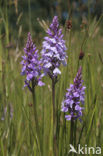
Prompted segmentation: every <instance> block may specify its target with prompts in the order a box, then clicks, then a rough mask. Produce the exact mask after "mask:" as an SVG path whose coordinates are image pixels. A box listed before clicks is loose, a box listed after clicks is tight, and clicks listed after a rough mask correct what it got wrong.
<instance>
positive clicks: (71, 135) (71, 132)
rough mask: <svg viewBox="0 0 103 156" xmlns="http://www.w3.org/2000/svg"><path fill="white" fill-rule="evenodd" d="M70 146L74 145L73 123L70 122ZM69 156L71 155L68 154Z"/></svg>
mask: <svg viewBox="0 0 103 156" xmlns="http://www.w3.org/2000/svg"><path fill="white" fill-rule="evenodd" d="M70 144H71V145H72V146H73V145H74V121H73V120H71V130H70ZM70 156H73V153H70Z"/></svg>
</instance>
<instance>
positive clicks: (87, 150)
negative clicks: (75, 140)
mask: <svg viewBox="0 0 103 156" xmlns="http://www.w3.org/2000/svg"><path fill="white" fill-rule="evenodd" d="M70 152H73V153H77V154H98V155H99V154H101V147H88V146H87V145H85V146H84V147H82V146H81V145H80V144H78V147H77V150H76V149H75V148H74V146H73V145H72V144H70V150H69V152H68V154H69V153H70Z"/></svg>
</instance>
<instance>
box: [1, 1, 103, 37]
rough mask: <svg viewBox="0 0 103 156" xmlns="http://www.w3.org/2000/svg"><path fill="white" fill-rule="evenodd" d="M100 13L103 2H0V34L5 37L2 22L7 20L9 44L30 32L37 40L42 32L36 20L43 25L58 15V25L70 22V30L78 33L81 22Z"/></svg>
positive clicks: (97, 16) (102, 8) (102, 9)
mask: <svg viewBox="0 0 103 156" xmlns="http://www.w3.org/2000/svg"><path fill="white" fill-rule="evenodd" d="M102 12H103V0H57V1H55V0H0V24H1V25H2V28H1V31H2V32H3V33H4V34H5V28H4V23H3V22H2V20H4V19H5V20H6V19H7V20H8V21H6V22H8V27H9V39H10V40H11V38H12V37H13V38H15V40H16V39H17V33H18V32H19V33H20V34H21V37H22V36H24V34H25V33H27V32H28V31H33V34H34V35H35V36H38V37H39V35H40V32H41V31H42V29H41V27H40V24H39V23H38V20H37V19H38V18H39V19H44V20H46V21H47V20H51V19H52V17H53V16H54V15H58V16H59V19H60V21H61V23H62V24H64V23H65V21H66V20H67V19H72V23H73V28H74V29H79V28H80V25H81V23H82V22H83V21H85V22H86V23H88V22H89V21H90V19H92V18H94V17H96V18H97V19H99V17H100V16H101V14H102ZM38 33H39V34H38ZM11 36H12V37H11Z"/></svg>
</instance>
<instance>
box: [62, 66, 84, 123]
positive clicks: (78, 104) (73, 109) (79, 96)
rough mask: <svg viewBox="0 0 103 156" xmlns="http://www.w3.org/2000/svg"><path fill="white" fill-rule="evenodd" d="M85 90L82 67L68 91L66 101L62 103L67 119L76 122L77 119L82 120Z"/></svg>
mask: <svg viewBox="0 0 103 156" xmlns="http://www.w3.org/2000/svg"><path fill="white" fill-rule="evenodd" d="M85 88H86V87H85V86H83V80H82V68H81V67H80V68H79V70H78V73H77V75H76V78H75V79H74V84H71V85H70V88H69V89H67V93H66V95H65V99H64V101H63V102H62V112H65V113H66V115H65V118H66V119H67V120H76V119H77V118H79V120H81V116H82V110H83V109H84V107H82V105H84V95H85Z"/></svg>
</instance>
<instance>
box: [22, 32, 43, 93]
mask: <svg viewBox="0 0 103 156" xmlns="http://www.w3.org/2000/svg"><path fill="white" fill-rule="evenodd" d="M24 52H25V55H24V56H22V58H23V60H22V62H21V64H22V72H21V74H22V75H26V80H25V85H24V87H26V86H27V87H28V88H29V89H30V90H31V89H32V87H31V84H33V86H35V85H39V86H42V85H44V83H43V82H42V81H41V79H42V77H43V74H41V71H42V66H41V61H40V60H39V55H38V50H37V49H36V46H35V44H34V43H33V41H32V38H31V34H30V32H29V33H28V39H27V44H26V47H25V48H24Z"/></svg>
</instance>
